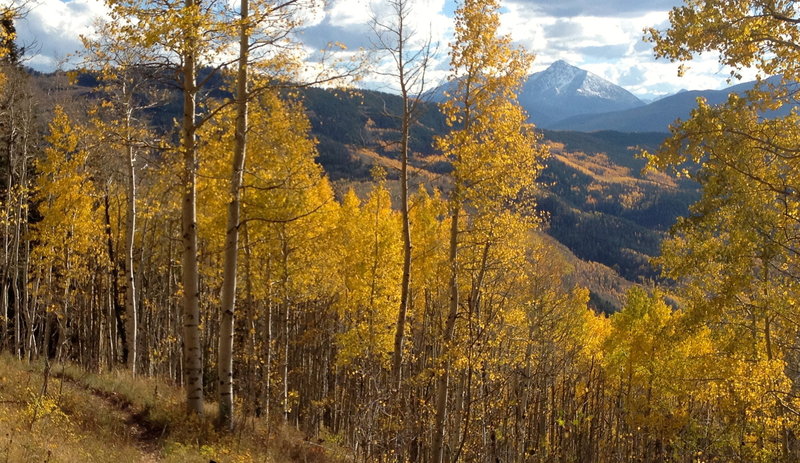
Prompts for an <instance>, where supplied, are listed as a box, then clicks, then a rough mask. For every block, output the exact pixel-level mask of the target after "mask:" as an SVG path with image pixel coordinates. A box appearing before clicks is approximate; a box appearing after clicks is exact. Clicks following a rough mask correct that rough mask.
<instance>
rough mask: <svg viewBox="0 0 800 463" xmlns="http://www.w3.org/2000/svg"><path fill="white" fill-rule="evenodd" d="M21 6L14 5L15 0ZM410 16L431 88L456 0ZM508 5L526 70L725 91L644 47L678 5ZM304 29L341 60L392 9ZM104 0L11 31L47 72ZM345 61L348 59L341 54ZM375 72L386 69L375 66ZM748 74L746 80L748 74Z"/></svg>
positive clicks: (722, 79) (43, 3) (711, 68)
mask: <svg viewBox="0 0 800 463" xmlns="http://www.w3.org/2000/svg"><path fill="white" fill-rule="evenodd" d="M15 1H18V0H15ZM411 3H412V7H413V13H412V14H411V15H410V16H409V18H408V20H409V24H408V25H409V26H410V27H411V28H413V29H414V30H415V31H416V37H417V39H418V40H419V41H422V40H425V39H427V38H428V37H430V38H431V40H432V41H433V42H434V43H438V44H439V51H438V56H437V59H436V60H435V61H434V62H433V66H432V67H431V68H430V69H431V71H430V74H429V76H428V77H429V79H428V82H429V83H433V82H437V83H438V82H441V81H442V80H443V79H444V78H445V77H446V75H447V70H446V69H447V60H448V58H447V51H448V50H447V44H448V43H449V41H451V40H452V34H453V24H452V18H450V17H449V16H451V15H452V10H453V5H454V3H453V0H411ZM557 3H558V4H556V3H554V2H550V1H549V0H548V1H545V0H507V1H505V2H504V3H503V5H502V7H503V8H502V10H501V11H502V14H501V32H502V33H508V34H511V36H512V37H513V39H514V40H515V42H516V43H518V44H520V45H523V46H524V47H525V48H526V49H528V50H529V51H531V52H533V53H534V54H535V55H536V61H535V62H534V65H533V68H532V71H539V70H542V69H544V68H545V67H546V66H548V65H550V64H551V63H553V62H554V61H556V60H559V59H563V60H565V61H567V62H569V63H571V64H573V65H575V66H578V67H581V68H584V69H587V70H589V71H592V72H594V73H596V74H598V75H600V76H602V77H604V78H606V79H608V80H610V81H612V82H615V83H617V84H620V85H623V86H624V87H626V88H627V89H629V90H630V91H632V92H634V93H636V94H637V95H640V96H643V97H645V98H652V97H654V96H659V95H663V94H665V93H673V92H676V91H678V90H680V89H682V88H689V89H700V88H722V87H724V86H726V85H728V83H727V82H726V79H727V77H728V76H729V72H728V71H727V70H726V69H722V68H721V67H720V65H719V64H718V63H717V61H716V59H715V57H714V56H703V57H700V58H698V59H697V60H695V61H693V62H692V63H690V64H691V68H690V70H689V72H688V73H687V74H686V76H684V77H683V78H679V77H678V76H677V65H675V64H673V63H669V62H667V61H666V60H658V61H656V60H655V59H654V58H653V53H652V46H651V45H650V44H646V43H643V42H642V36H643V29H644V28H646V27H657V28H664V27H666V25H667V22H666V21H667V11H668V9H669V7H670V6H672V5H675V4H678V3H680V0H656V2H655V3H653V2H642V1H641V0H635V1H634V0H608V1H604V2H597V1H596V0H560V1H559V2H557ZM307 13H308V14H307V17H306V18H304V19H307V22H306V27H305V29H304V30H303V31H302V32H301V33H300V34H299V35H298V38H299V39H300V40H302V41H303V42H304V43H305V45H306V47H307V48H309V49H310V50H320V49H323V48H325V46H326V44H327V43H329V42H341V43H343V44H344V45H346V46H347V49H348V52H347V53H348V54H350V53H352V52H353V51H354V50H359V49H362V48H363V49H369V48H370V47H371V46H372V42H374V39H373V35H372V34H373V32H372V30H371V28H370V22H371V19H372V17H373V16H378V17H386V16H385V15H390V14H391V11H390V8H389V6H388V4H387V2H386V1H385V0H331V1H329V2H328V3H327V4H326V5H325V7H324V9H323V8H320V9H315V10H314V11H310V10H309V11H307ZM105 15H106V7H105V6H104V4H103V2H102V1H101V0H38V1H37V3H36V4H35V5H34V6H33V7H32V8H31V9H30V12H29V13H28V16H27V18H26V19H24V20H23V21H22V22H21V23H20V24H19V25H18V27H17V29H18V33H19V37H20V41H21V45H22V46H25V47H28V48H29V52H28V65H30V66H31V67H33V68H34V69H37V70H42V71H51V70H53V69H54V68H55V67H56V66H57V64H58V63H59V61H61V60H63V59H65V58H67V57H68V56H69V55H70V54H72V53H75V52H76V51H77V50H79V49H80V48H81V43H80V39H79V36H80V35H81V34H90V33H91V31H92V22H93V21H94V19H95V18H98V17H104V16H105ZM340 56H346V55H340ZM373 61H374V65H375V67H376V68H377V69H379V70H381V71H384V72H385V71H388V70H390V69H389V67H388V66H390V64H389V63H388V61H386V60H381V59H380V58H379V57H377V56H376V57H375V58H374V59H373ZM746 77H747V78H751V77H752V73H751V74H747V75H746ZM365 81H368V82H370V83H369V85H370V86H371V87H373V88H380V89H382V90H391V89H392V88H395V87H396V85H394V83H393V82H392V79H390V78H386V77H381V76H378V75H374V76H369V77H367V78H366V79H365Z"/></svg>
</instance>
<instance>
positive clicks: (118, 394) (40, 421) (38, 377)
mask: <svg viewBox="0 0 800 463" xmlns="http://www.w3.org/2000/svg"><path fill="white" fill-rule="evenodd" d="M44 378H45V375H44V368H43V365H42V364H28V363H25V362H20V361H18V360H17V359H16V358H14V357H12V356H9V355H7V354H2V355H0V463H15V462H28V461H36V462H76V461H80V462H119V463H123V462H125V463H127V462H175V463H178V462H203V463H206V462H208V461H210V460H213V461H216V462H219V463H223V462H241V463H249V462H254V463H255V462H264V463H273V462H274V463H278V462H280V463H283V462H293V461H307V462H313V463H328V462H333V461H336V459H335V458H334V457H333V455H334V451H333V450H331V449H329V448H323V447H321V446H319V445H316V444H313V443H309V442H305V441H303V439H301V436H300V435H299V434H297V433H293V432H291V431H290V430H286V429H278V432H276V433H269V432H268V431H267V428H266V426H265V425H264V423H261V422H259V421H254V420H250V422H248V425H247V426H242V427H241V430H240V431H239V432H235V433H232V434H228V433H218V432H217V431H216V430H215V429H214V426H213V424H212V423H213V418H214V410H213V407H212V406H209V407H208V410H207V413H206V416H205V417H204V418H198V417H194V416H189V415H187V414H186V413H185V411H184V406H183V393H182V391H181V390H180V389H179V388H177V387H175V386H172V385H169V384H166V383H164V382H160V381H157V380H154V379H152V378H140V377H137V378H132V377H131V376H130V374H129V373H128V372H127V371H124V370H119V371H114V372H110V373H104V374H91V373H87V372H85V371H82V370H80V369H79V368H76V367H73V366H68V365H54V366H53V367H52V368H51V371H50V375H49V378H48V380H47V391H46V392H44V391H43V387H42V385H43V383H44Z"/></svg>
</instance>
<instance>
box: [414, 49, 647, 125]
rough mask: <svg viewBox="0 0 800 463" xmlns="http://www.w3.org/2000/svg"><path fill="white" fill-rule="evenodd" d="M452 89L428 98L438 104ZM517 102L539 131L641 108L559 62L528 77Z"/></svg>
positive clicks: (438, 90) (624, 93) (449, 86)
mask: <svg viewBox="0 0 800 463" xmlns="http://www.w3.org/2000/svg"><path fill="white" fill-rule="evenodd" d="M453 87H454V83H453V82H448V83H445V84H443V85H440V86H439V87H437V88H435V89H433V90H431V91H430V92H429V96H430V98H431V99H432V100H433V101H435V102H441V101H443V100H444V99H445V97H446V93H447V92H449V91H451V90H452V88H453ZM519 102H520V104H521V105H522V107H523V108H525V111H527V113H528V115H529V117H530V121H531V122H533V123H534V124H536V125H537V126H540V127H543V128H548V126H549V124H552V123H555V122H558V121H560V120H562V119H566V118H569V117H572V116H577V115H581V114H596V113H605V112H610V111H619V110H624V109H630V108H636V107H639V106H643V105H644V102H642V101H641V100H640V99H639V98H637V97H636V96H635V95H634V94H632V93H631V92H629V91H627V90H625V89H624V88H622V87H620V86H618V85H615V84H613V83H611V82H609V81H607V80H605V79H603V78H602V77H600V76H598V75H597V74H593V73H591V72H589V71H586V70H584V69H580V68H577V67H575V66H572V65H570V64H568V63H567V62H566V61H562V60H559V61H556V62H555V63H553V64H551V65H550V67H548V68H547V69H545V70H544V71H540V72H536V73H533V74H531V75H530V76H528V79H527V80H526V81H525V83H524V84H523V85H522V89H521V91H520V93H519Z"/></svg>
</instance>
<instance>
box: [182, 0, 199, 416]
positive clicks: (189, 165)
mask: <svg viewBox="0 0 800 463" xmlns="http://www.w3.org/2000/svg"><path fill="white" fill-rule="evenodd" d="M194 6H195V0H186V1H185V9H186V10H191V9H193V8H194ZM185 34H186V36H185V41H186V43H185V45H184V47H185V48H184V49H185V51H184V53H183V122H182V134H181V135H182V137H181V142H182V145H183V146H182V149H183V189H184V190H183V206H182V210H181V219H182V220H181V222H182V223H181V229H182V230H181V231H182V242H183V256H182V280H183V281H182V283H183V368H184V380H185V387H186V405H187V408H188V410H189V412H191V413H196V414H198V415H202V414H203V350H202V347H201V345H200V293H199V277H198V275H199V272H198V264H197V204H196V196H197V179H196V175H197V147H196V145H195V138H196V133H195V132H196V129H197V127H196V121H195V114H196V113H195V111H196V106H195V105H196V101H195V98H196V96H197V78H196V71H197V69H196V63H195V52H196V49H197V43H196V41H197V38H196V37H195V36H194V32H193V31H187V32H186V33H185Z"/></svg>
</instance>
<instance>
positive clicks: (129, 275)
mask: <svg viewBox="0 0 800 463" xmlns="http://www.w3.org/2000/svg"><path fill="white" fill-rule="evenodd" d="M125 129H126V131H127V134H126V142H127V146H126V151H127V155H128V159H127V161H128V162H127V164H128V165H127V167H128V179H127V180H128V205H127V206H128V214H127V218H126V221H125V280H126V285H127V286H126V287H125V311H126V315H127V317H126V319H125V322H126V327H125V333H126V334H127V344H128V347H127V349H128V369H129V370H130V371H131V374H132V375H134V376H135V375H136V357H137V355H136V354H137V349H136V345H137V330H138V313H137V307H136V278H135V273H134V268H133V246H134V240H135V239H136V150H135V149H134V147H133V141H132V140H131V114H130V110H128V112H127V114H126V118H125Z"/></svg>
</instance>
